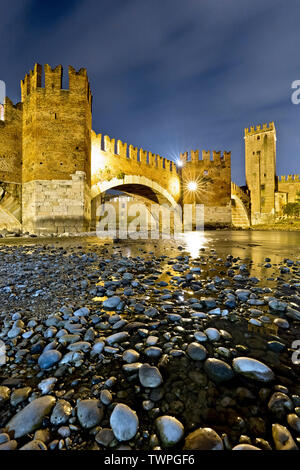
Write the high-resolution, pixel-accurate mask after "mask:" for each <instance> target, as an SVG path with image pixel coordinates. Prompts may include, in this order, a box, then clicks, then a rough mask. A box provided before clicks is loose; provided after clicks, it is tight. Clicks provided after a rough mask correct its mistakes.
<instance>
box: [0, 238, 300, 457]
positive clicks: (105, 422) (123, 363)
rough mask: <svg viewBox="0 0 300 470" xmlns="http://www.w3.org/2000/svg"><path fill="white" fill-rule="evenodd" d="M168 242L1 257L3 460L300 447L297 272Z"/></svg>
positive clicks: (11, 251)
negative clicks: (23, 453)
mask: <svg viewBox="0 0 300 470" xmlns="http://www.w3.org/2000/svg"><path fill="white" fill-rule="evenodd" d="M47 243H48V242H47ZM160 243H163V242H160ZM165 244H166V245H165V246H166V247H167V249H166V250H165V251H164V247H163V246H161V245H160V249H159V251H157V250H156V249H155V245H154V248H153V251H150V250H149V249H148V248H147V245H144V244H143V243H142V242H141V243H140V244H139V245H138V246H139V248H136V251H137V253H136V255H131V256H128V254H127V253H126V242H123V243H120V244H119V243H114V244H103V245H102V246H100V245H99V246H93V245H92V244H91V245H87V246H85V247H84V248H83V247H82V246H80V240H78V242H77V243H76V244H74V245H72V246H69V247H68V246H57V245H53V244H52V245H51V242H49V243H48V244H46V245H43V244H39V245H38V244H37V245H32V244H28V245H27V246H24V245H18V246H14V245H1V246H0V259H1V264H0V303H1V308H0V326H1V332H0V339H1V341H2V342H3V343H1V344H2V351H3V352H4V350H5V352H6V354H5V359H6V362H5V363H4V364H3V365H2V366H1V369H0V375H1V377H0V450H4V449H12V450H15V449H33V450H46V449H48V450H58V449H60V450H65V449H67V450H86V449H103V450H107V449H129V450H130V449H135V450H139V449H140V450H151V449H155V450H159V449H168V448H172V449H178V450H179V451H181V450H183V449H191V450H195V449H196V450H202V449H203V450H210V449H220V450H221V449H226V450H231V449H245V450H247V449H263V450H271V449H274V450H275V449H277V450H281V449H284V450H288V449H291V450H292V449H298V448H300V380H299V376H300V374H299V372H300V365H299V363H297V357H298V356H297V351H296V349H297V347H298V346H295V343H294V342H295V341H297V340H300V262H299V260H297V259H283V260H282V262H281V263H277V264H275V263H273V262H272V259H269V258H266V259H265V261H264V269H265V270H266V271H268V272H269V273H270V275H269V278H268V279H269V281H270V282H269V283H267V282H266V279H263V280H262V279H259V278H258V277H256V276H254V275H252V274H251V270H252V268H253V261H252V260H251V259H239V258H233V256H231V255H230V254H229V255H228V256H223V257H220V256H219V254H218V253H217V252H215V251H214V250H204V249H203V250H202V251H201V252H200V255H199V257H197V258H191V257H190V256H189V255H188V254H187V253H186V252H185V251H184V249H182V247H180V246H177V244H176V243H175V242H173V244H172V243H171V242H169V241H168V242H165ZM165 253H167V254H165ZM266 254H267V253H266ZM269 284H270V285H271V287H270V285H269ZM299 356H300V354H299ZM2 357H3V358H4V355H3V356H2ZM299 359H300V357H298V360H299ZM3 362H4V360H3Z"/></svg>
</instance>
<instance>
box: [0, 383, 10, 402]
mask: <svg viewBox="0 0 300 470" xmlns="http://www.w3.org/2000/svg"><path fill="white" fill-rule="evenodd" d="M9 397H10V389H9V388H8V387H5V386H3V385H2V386H0V405H2V404H3V403H4V402H6V401H8V400H9Z"/></svg>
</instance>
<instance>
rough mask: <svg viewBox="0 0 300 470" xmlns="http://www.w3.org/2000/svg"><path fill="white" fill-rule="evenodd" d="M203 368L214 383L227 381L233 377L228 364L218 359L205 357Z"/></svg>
mask: <svg viewBox="0 0 300 470" xmlns="http://www.w3.org/2000/svg"><path fill="white" fill-rule="evenodd" d="M204 370H205V372H206V373H207V375H208V376H209V378H210V379H211V380H213V381H214V382H216V383H221V382H227V381H228V380H231V379H232V378H233V377H234V372H233V370H232V368H231V367H230V365H229V364H227V363H226V362H224V361H221V360H220V359H214V358H209V359H207V360H206V361H205V363H204Z"/></svg>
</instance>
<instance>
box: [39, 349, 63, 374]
mask: <svg viewBox="0 0 300 470" xmlns="http://www.w3.org/2000/svg"><path fill="white" fill-rule="evenodd" d="M61 358H62V354H61V352H60V351H57V350H55V349H51V350H49V351H45V352H43V353H42V354H41V355H40V357H39V360H38V364H39V366H40V368H41V369H50V368H51V367H52V366H54V364H56V363H57V362H59V361H60V359H61Z"/></svg>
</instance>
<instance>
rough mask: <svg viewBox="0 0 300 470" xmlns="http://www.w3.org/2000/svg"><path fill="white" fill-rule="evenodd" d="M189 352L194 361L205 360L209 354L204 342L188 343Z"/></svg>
mask: <svg viewBox="0 0 300 470" xmlns="http://www.w3.org/2000/svg"><path fill="white" fill-rule="evenodd" d="M187 353H188V355H189V357H190V358H191V359H193V360H194V361H204V359H205V358H206V356H207V351H206V349H205V347H204V346H202V344H198V343H191V344H189V345H188V348H187Z"/></svg>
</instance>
